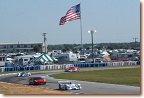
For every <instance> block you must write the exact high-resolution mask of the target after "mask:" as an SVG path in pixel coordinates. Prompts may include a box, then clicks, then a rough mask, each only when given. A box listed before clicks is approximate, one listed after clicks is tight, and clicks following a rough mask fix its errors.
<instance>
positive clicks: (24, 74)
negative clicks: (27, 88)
mask: <svg viewBox="0 0 144 98" xmlns="http://www.w3.org/2000/svg"><path fill="white" fill-rule="evenodd" d="M17 76H18V77H24V76H31V73H30V72H18V73H17Z"/></svg>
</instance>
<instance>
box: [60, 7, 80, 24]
mask: <svg viewBox="0 0 144 98" xmlns="http://www.w3.org/2000/svg"><path fill="white" fill-rule="evenodd" d="M77 19H80V4H78V5H75V6H73V7H71V8H70V9H69V10H68V11H67V13H66V15H65V16H63V17H62V18H61V19H60V23H59V25H64V24H65V23H66V22H68V21H72V20H77Z"/></svg>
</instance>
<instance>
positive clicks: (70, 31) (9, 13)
mask: <svg viewBox="0 0 144 98" xmlns="http://www.w3.org/2000/svg"><path fill="white" fill-rule="evenodd" d="M80 2H81V15H82V17H81V18H82V27H83V43H91V36H90V34H88V30H95V29H96V30H97V32H96V33H95V34H94V43H117V42H133V41H134V40H133V38H134V37H136V38H138V39H137V41H140V1H139V0H0V43H17V42H42V41H43V36H42V33H43V32H46V33H47V35H46V37H47V44H48V45H54V44H80V20H74V21H70V22H67V23H66V24H65V25H62V26H60V25H59V21H60V18H61V17H63V16H64V15H65V14H66V12H67V11H68V10H69V9H70V7H72V6H74V5H76V4H78V3H80Z"/></svg>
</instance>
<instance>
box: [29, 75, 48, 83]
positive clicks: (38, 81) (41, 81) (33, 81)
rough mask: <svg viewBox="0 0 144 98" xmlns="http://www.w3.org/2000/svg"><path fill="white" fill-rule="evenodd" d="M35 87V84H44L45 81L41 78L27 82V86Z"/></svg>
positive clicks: (34, 78)
mask: <svg viewBox="0 0 144 98" xmlns="http://www.w3.org/2000/svg"><path fill="white" fill-rule="evenodd" d="M31 84H32V85H35V84H46V80H45V79H44V78H41V77H33V78H31V79H30V80H29V85H31Z"/></svg>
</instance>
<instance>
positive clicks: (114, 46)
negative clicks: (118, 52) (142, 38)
mask: <svg viewBox="0 0 144 98" xmlns="http://www.w3.org/2000/svg"><path fill="white" fill-rule="evenodd" d="M91 46H92V45H91V44H83V47H84V49H86V50H89V49H91ZM103 48H107V49H110V50H114V49H140V42H136V43H135V42H130V43H99V44H94V49H103ZM52 50H63V51H69V50H73V51H77V50H81V44H60V45H48V51H52Z"/></svg>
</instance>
